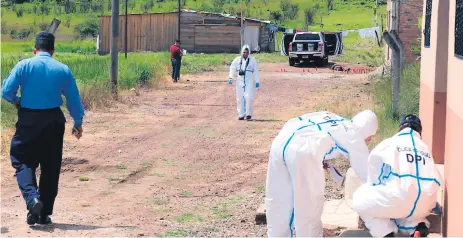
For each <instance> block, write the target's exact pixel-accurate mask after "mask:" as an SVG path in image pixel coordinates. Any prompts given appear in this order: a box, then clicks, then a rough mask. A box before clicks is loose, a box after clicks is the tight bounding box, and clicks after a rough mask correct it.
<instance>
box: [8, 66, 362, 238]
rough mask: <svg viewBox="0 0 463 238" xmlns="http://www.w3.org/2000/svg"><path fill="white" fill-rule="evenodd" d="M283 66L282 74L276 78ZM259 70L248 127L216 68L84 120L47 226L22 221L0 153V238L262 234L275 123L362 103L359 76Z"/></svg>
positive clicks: (67, 154) (330, 192) (68, 142)
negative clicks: (258, 214)
mask: <svg viewBox="0 0 463 238" xmlns="http://www.w3.org/2000/svg"><path fill="white" fill-rule="evenodd" d="M283 67H284V68H286V69H287V70H288V71H289V72H279V69H280V68H283ZM260 70H261V86H262V88H261V89H260V92H259V95H258V96H257V97H256V101H255V112H254V116H253V119H254V120H253V121H249V122H247V121H238V120H237V115H236V106H235V89H234V85H233V86H230V85H227V84H226V78H227V72H226V69H225V68H224V67H219V68H218V69H216V70H215V71H213V72H208V73H204V74H201V75H184V76H182V80H181V82H180V83H178V84H172V83H170V82H164V83H160V85H158V86H157V87H156V88H155V89H152V90H150V91H143V92H141V95H140V96H133V95H126V96H123V99H122V103H118V104H117V105H115V106H114V107H112V108H110V109H108V110H105V111H96V112H88V113H87V116H86V117H85V121H84V137H83V138H82V139H81V140H80V141H77V140H76V139H75V138H73V137H71V135H70V133H69V132H68V131H67V132H66V133H67V134H66V138H65V145H64V150H65V151H64V161H63V169H62V174H61V177H60V191H59V195H58V198H57V202H56V206H55V214H54V215H53V216H52V219H53V221H54V222H55V224H54V225H53V226H52V227H48V228H37V227H33V228H30V227H28V226H27V225H26V223H25V218H26V210H25V205H24V202H23V200H22V198H21V197H20V193H19V190H18V187H17V184H16V181H15V177H14V176H13V175H14V171H13V169H12V168H11V166H10V162H9V158H8V153H7V152H5V151H3V152H2V154H3V156H2V161H1V165H2V182H1V186H2V192H1V208H2V212H1V219H2V225H1V232H2V236H159V235H186V236H265V235H266V228H265V226H257V225H255V223H254V213H255V210H256V209H257V207H258V206H259V204H260V203H262V202H263V199H264V187H263V185H264V184H265V176H266V169H267V159H268V152H269V149H270V145H271V142H272V140H273V137H274V136H275V135H276V134H277V133H278V131H279V129H280V128H281V126H282V125H283V123H284V122H285V121H286V120H288V119H290V118H292V117H295V116H298V115H302V114H304V113H307V112H310V111H315V110H321V109H328V110H331V111H335V112H339V113H342V112H348V111H352V112H355V111H357V110H358V109H359V108H361V109H364V108H368V107H369V106H370V105H371V103H370V99H369V95H368V90H367V89H366V87H365V86H364V84H365V82H366V79H365V77H364V76H361V75H350V74H349V75H347V74H344V73H333V72H331V70H328V69H318V71H316V72H315V71H314V70H312V73H307V72H304V73H303V72H302V70H301V69H300V68H289V67H288V66H287V65H286V64H261V65H260ZM71 122H72V120H71V119H68V125H67V127H68V129H69V125H70V123H71ZM4 133H6V132H4ZM338 163H339V164H340V165H341V166H344V165H343V164H345V161H341V162H338ZM86 179H88V181H81V180H86ZM327 185H328V187H327V198H328V199H330V198H339V197H340V196H341V194H340V193H339V191H340V189H339V188H336V187H335V186H336V185H334V183H332V182H331V181H330V182H328V184H327ZM326 232H327V233H326V235H328V236H331V235H335V234H336V233H333V232H331V233H330V231H328V230H327V231H326Z"/></svg>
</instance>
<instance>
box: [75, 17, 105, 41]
mask: <svg viewBox="0 0 463 238" xmlns="http://www.w3.org/2000/svg"><path fill="white" fill-rule="evenodd" d="M99 30H100V24H99V22H98V18H96V17H91V18H89V19H87V20H85V21H84V22H82V23H80V24H78V25H76V26H75V28H74V31H75V32H76V34H77V37H78V38H81V39H84V38H85V37H87V36H90V35H91V36H93V37H96V36H97V35H98V32H99Z"/></svg>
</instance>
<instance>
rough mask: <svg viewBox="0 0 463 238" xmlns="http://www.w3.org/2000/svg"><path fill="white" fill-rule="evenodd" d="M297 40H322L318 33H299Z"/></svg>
mask: <svg viewBox="0 0 463 238" xmlns="http://www.w3.org/2000/svg"><path fill="white" fill-rule="evenodd" d="M295 40H320V36H319V35H318V34H297V35H296V39H295Z"/></svg>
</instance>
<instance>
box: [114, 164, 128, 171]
mask: <svg viewBox="0 0 463 238" xmlns="http://www.w3.org/2000/svg"><path fill="white" fill-rule="evenodd" d="M116 168H117V169H120V170H127V166H124V165H118V166H116Z"/></svg>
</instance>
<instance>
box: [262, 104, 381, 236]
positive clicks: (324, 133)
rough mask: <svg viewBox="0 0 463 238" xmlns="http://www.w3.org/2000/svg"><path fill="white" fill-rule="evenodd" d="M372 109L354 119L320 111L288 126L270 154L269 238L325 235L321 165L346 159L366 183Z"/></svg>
mask: <svg viewBox="0 0 463 238" xmlns="http://www.w3.org/2000/svg"><path fill="white" fill-rule="evenodd" d="M377 127H378V123H377V119H376V116H375V114H374V113H373V112H372V111H363V112H361V113H359V114H357V115H356V116H355V117H354V118H353V121H350V120H346V119H344V118H342V117H341V116H339V115H336V114H333V113H330V112H326V111H322V112H314V113H308V114H305V115H303V116H300V117H297V118H293V119H291V120H289V121H288V122H286V124H285V125H284V126H283V128H282V129H281V131H280V133H279V134H278V135H277V137H276V138H275V139H274V141H273V143H272V147H271V150H270V158H269V164H268V171H267V185H266V198H265V207H266V216H267V228H268V236H269V237H289V236H292V235H293V234H292V227H293V225H295V228H296V234H297V236H299V237H307V236H312V237H313V236H316V237H320V236H323V225H322V222H321V215H322V211H323V204H324V201H325V197H324V190H325V174H324V170H323V164H322V161H324V160H329V159H333V158H336V157H337V156H339V155H341V154H342V155H344V156H345V157H347V158H349V160H350V164H351V166H352V167H353V168H354V170H355V172H356V173H357V174H358V175H359V177H360V178H361V179H362V181H366V175H367V164H366V161H367V158H368V152H369V151H368V147H367V145H366V144H365V141H364V140H365V139H366V138H367V137H368V136H370V135H373V134H375V133H376V130H377Z"/></svg>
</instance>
